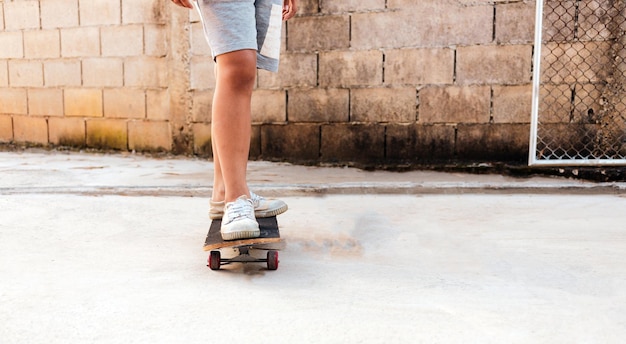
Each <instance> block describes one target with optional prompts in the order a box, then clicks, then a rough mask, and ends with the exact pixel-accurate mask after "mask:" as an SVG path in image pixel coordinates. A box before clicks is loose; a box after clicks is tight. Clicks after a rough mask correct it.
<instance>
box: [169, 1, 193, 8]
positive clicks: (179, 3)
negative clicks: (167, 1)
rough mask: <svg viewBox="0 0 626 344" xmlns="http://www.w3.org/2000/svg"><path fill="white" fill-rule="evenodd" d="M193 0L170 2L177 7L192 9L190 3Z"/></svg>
mask: <svg viewBox="0 0 626 344" xmlns="http://www.w3.org/2000/svg"><path fill="white" fill-rule="evenodd" d="M192 1H193V0H172V2H173V3H174V4H176V5H178V6H181V7H186V8H190V9H193V4H192V3H191V2H192Z"/></svg>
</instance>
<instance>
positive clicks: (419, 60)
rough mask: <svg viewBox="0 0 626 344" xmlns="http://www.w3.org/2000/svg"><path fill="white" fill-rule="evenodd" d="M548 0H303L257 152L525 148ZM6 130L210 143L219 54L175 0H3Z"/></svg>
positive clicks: (344, 158)
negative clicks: (538, 1) (538, 2)
mask: <svg viewBox="0 0 626 344" xmlns="http://www.w3.org/2000/svg"><path fill="white" fill-rule="evenodd" d="M534 5H535V2H534V1H515V0H502V1H499V0H300V9H299V14H298V16H297V17H296V18H294V19H292V20H290V21H289V22H287V23H286V25H285V26H284V28H283V53H282V60H281V65H280V72H279V73H278V74H272V73H269V72H265V71H259V72H258V78H257V87H256V90H255V92H254V95H253V100H252V105H253V122H254V124H253V138H252V143H251V153H250V155H251V158H253V159H259V158H260V159H268V160H287V161H293V162H308V163H317V162H355V163H363V164H377V163H387V164H396V163H407V162H412V163H427V162H433V161H435V162H436V161H449V160H466V161H483V160H500V161H511V160H520V161H521V160H523V159H525V157H526V155H527V152H528V135H529V134H528V133H529V130H530V129H529V120H530V102H531V84H530V82H531V73H532V55H533V44H532V38H533V31H534ZM0 30H1V31H0V142H30V143H37V144H42V145H48V144H51V145H70V146H81V147H82V146H87V147H96V148H114V149H120V150H139V151H144V150H165V151H172V152H174V153H184V154H191V153H195V154H198V155H203V156H210V154H211V148H210V147H211V144H210V142H211V135H210V126H211V123H210V118H211V101H212V96H213V88H214V81H215V80H214V76H213V61H212V59H211V57H210V51H209V48H208V46H207V43H206V41H205V40H204V36H203V32H202V27H201V24H200V22H199V18H198V16H197V14H196V13H195V12H189V11H186V10H184V9H181V8H175V7H174V6H173V5H171V3H170V1H168V0H20V1H9V0H4V1H3V0H0Z"/></svg>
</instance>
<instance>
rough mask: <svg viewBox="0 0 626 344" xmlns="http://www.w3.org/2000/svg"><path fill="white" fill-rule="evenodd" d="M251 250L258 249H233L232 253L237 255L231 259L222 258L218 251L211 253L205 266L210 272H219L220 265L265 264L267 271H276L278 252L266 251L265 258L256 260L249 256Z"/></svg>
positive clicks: (243, 247) (245, 247) (248, 247)
mask: <svg viewBox="0 0 626 344" xmlns="http://www.w3.org/2000/svg"><path fill="white" fill-rule="evenodd" d="M251 250H252V251H254V250H260V249H258V248H255V247H251V246H242V247H238V248H235V249H234V251H236V252H237V255H236V256H235V257H233V258H222V254H221V252H220V251H217V250H214V251H211V253H210V254H209V259H208V265H207V266H208V267H209V268H211V270H219V269H220V268H221V267H222V265H228V264H231V263H244V264H245V263H266V264H267V269H268V270H277V269H278V262H279V261H278V251H275V250H269V251H267V255H266V258H257V257H254V256H253V255H252V254H251V252H250V251H251Z"/></svg>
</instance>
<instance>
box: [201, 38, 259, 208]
mask: <svg viewBox="0 0 626 344" xmlns="http://www.w3.org/2000/svg"><path fill="white" fill-rule="evenodd" d="M216 63H217V65H216V80H217V81H216V87H215V94H214V97H213V108H212V120H211V132H212V140H213V143H212V144H213V159H214V168H215V172H214V181H213V192H214V194H213V197H212V198H213V200H214V201H221V200H225V201H226V202H232V201H234V200H235V199H236V198H237V197H239V196H241V195H246V196H248V197H249V196H250V191H249V190H248V185H247V182H246V173H247V165H248V155H249V150H250V135H251V108H250V101H251V98H252V90H253V88H254V80H255V78H256V51H255V50H239V51H234V52H230V53H227V54H223V55H219V56H218V57H217V59H216ZM222 193H223V198H222V197H221V196H222Z"/></svg>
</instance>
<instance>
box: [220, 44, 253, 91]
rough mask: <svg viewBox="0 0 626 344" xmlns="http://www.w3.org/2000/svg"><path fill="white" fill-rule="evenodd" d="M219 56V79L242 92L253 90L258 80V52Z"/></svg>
mask: <svg viewBox="0 0 626 344" xmlns="http://www.w3.org/2000/svg"><path fill="white" fill-rule="evenodd" d="M226 55H228V56H226ZM226 55H224V56H218V58H217V66H216V71H217V78H218V82H224V83H227V85H229V87H233V88H236V89H240V90H252V88H253V87H254V81H255V80H256V51H242V52H234V53H230V54H226Z"/></svg>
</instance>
